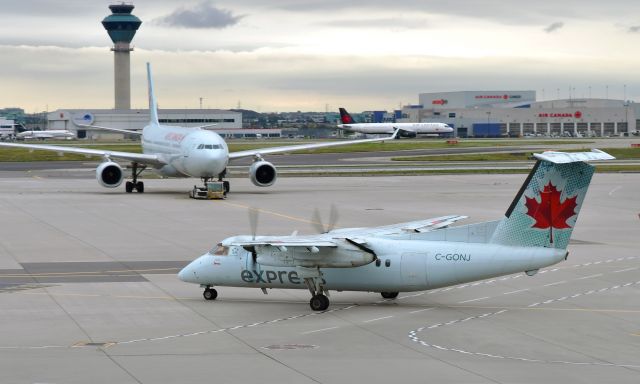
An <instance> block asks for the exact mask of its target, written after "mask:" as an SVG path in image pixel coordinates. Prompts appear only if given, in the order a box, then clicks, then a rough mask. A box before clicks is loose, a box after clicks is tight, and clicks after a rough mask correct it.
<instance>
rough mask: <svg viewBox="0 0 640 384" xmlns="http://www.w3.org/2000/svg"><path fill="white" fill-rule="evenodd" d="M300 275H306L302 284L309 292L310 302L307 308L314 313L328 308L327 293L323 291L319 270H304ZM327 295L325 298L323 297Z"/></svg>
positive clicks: (322, 280)
mask: <svg viewBox="0 0 640 384" xmlns="http://www.w3.org/2000/svg"><path fill="white" fill-rule="evenodd" d="M302 275H303V276H304V275H306V276H305V277H304V283H305V284H306V285H307V288H309V292H311V300H310V301H309V306H310V307H311V309H313V310H314V311H324V310H326V309H327V308H329V298H328V297H327V296H328V294H329V292H328V291H326V290H325V289H324V286H323V284H322V283H323V282H324V279H322V272H320V269H315V270H314V269H311V270H305V271H304V272H303V273H302ZM325 293H327V296H325Z"/></svg>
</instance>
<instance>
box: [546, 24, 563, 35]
mask: <svg viewBox="0 0 640 384" xmlns="http://www.w3.org/2000/svg"><path fill="white" fill-rule="evenodd" d="M562 27H564V23H563V22H560V21H558V22H555V23H551V24H549V25H548V26H547V27H546V28H545V29H544V31H545V32H547V33H551V32H555V31H557V30H558V29H560V28H562Z"/></svg>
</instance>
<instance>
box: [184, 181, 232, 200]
mask: <svg viewBox="0 0 640 384" xmlns="http://www.w3.org/2000/svg"><path fill="white" fill-rule="evenodd" d="M225 183H227V181H208V182H206V183H205V187H198V186H195V185H194V186H193V189H192V190H191V191H189V197H190V198H192V199H201V200H221V199H225V198H226V197H227V191H228V188H226V186H225Z"/></svg>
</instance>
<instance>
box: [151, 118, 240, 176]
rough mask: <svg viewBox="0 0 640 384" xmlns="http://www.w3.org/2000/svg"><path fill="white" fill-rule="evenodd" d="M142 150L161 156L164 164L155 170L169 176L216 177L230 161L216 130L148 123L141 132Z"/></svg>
mask: <svg viewBox="0 0 640 384" xmlns="http://www.w3.org/2000/svg"><path fill="white" fill-rule="evenodd" d="M141 143H142V151H143V153H145V154H159V155H161V156H163V157H164V158H165V159H166V161H167V163H168V164H167V165H165V166H162V167H161V168H159V169H158V171H159V172H160V173H161V174H162V175H164V176H172V177H200V178H202V177H207V178H208V177H217V176H218V175H219V174H220V173H221V172H223V171H224V170H225V168H226V167H227V164H228V163H229V148H228V147H227V143H225V141H224V139H223V138H222V137H220V135H218V134H217V133H215V132H211V131H207V130H203V129H194V128H185V127H175V126H167V125H148V126H146V127H144V129H143V131H142V138H141Z"/></svg>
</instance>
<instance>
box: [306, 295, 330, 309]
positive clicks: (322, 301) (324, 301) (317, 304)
mask: <svg viewBox="0 0 640 384" xmlns="http://www.w3.org/2000/svg"><path fill="white" fill-rule="evenodd" d="M309 306H310V307H311V309H313V310H314V311H324V310H326V309H327V308H329V298H328V297H327V296H325V295H313V297H312V298H311V300H310V301H309Z"/></svg>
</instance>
